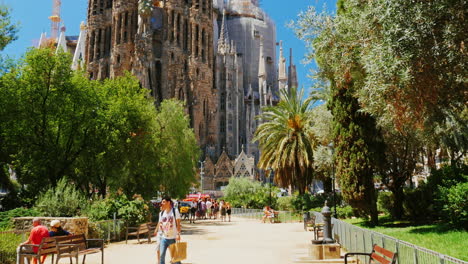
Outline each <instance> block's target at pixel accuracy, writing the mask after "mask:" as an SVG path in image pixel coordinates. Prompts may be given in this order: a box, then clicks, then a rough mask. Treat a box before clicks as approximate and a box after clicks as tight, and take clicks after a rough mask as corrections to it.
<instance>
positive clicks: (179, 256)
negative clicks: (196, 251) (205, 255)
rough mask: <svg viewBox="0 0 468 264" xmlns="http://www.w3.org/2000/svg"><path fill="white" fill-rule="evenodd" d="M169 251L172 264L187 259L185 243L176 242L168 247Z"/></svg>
mask: <svg viewBox="0 0 468 264" xmlns="http://www.w3.org/2000/svg"><path fill="white" fill-rule="evenodd" d="M169 251H170V252H171V262H172V263H174V262H178V261H182V260H184V259H187V242H176V243H174V244H172V245H170V246H169Z"/></svg>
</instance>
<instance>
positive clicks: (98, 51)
mask: <svg viewBox="0 0 468 264" xmlns="http://www.w3.org/2000/svg"><path fill="white" fill-rule="evenodd" d="M101 41H102V29H99V31H98V33H97V38H96V44H95V45H96V54H95V58H96V59H97V60H99V59H100V58H101Z"/></svg>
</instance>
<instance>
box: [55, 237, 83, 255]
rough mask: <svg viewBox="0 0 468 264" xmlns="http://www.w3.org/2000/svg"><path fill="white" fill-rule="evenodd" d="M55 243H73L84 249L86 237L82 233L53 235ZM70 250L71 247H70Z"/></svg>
mask: <svg viewBox="0 0 468 264" xmlns="http://www.w3.org/2000/svg"><path fill="white" fill-rule="evenodd" d="M55 240H56V241H57V244H59V245H60V244H73V245H78V247H79V249H80V250H84V249H86V237H85V235H84V234H80V235H71V236H59V237H55ZM70 251H71V249H70Z"/></svg>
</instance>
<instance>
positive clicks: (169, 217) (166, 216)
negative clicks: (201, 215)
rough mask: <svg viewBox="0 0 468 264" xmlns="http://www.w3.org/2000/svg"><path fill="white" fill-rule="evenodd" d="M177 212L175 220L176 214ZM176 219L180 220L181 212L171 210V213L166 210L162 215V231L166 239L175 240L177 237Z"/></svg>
mask: <svg viewBox="0 0 468 264" xmlns="http://www.w3.org/2000/svg"><path fill="white" fill-rule="evenodd" d="M173 212H175V218H174V214H173ZM176 219H179V220H180V213H179V210H175V209H174V210H172V209H171V210H170V211H169V213H168V212H166V211H165V210H164V211H163V212H162V214H161V215H160V219H159V222H160V225H159V226H160V227H159V228H160V230H161V231H162V237H163V238H166V239H175V238H176V237H177V225H176Z"/></svg>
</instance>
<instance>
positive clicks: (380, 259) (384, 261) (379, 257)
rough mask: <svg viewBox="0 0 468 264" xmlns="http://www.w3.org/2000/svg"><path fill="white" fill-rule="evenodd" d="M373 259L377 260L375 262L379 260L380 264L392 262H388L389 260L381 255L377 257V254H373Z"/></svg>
mask: <svg viewBox="0 0 468 264" xmlns="http://www.w3.org/2000/svg"><path fill="white" fill-rule="evenodd" d="M371 259H375V260H377V261H378V262H380V263H381V264H390V260H387V259H385V258H384V257H382V256H380V255H377V254H375V253H372V255H371Z"/></svg>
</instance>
